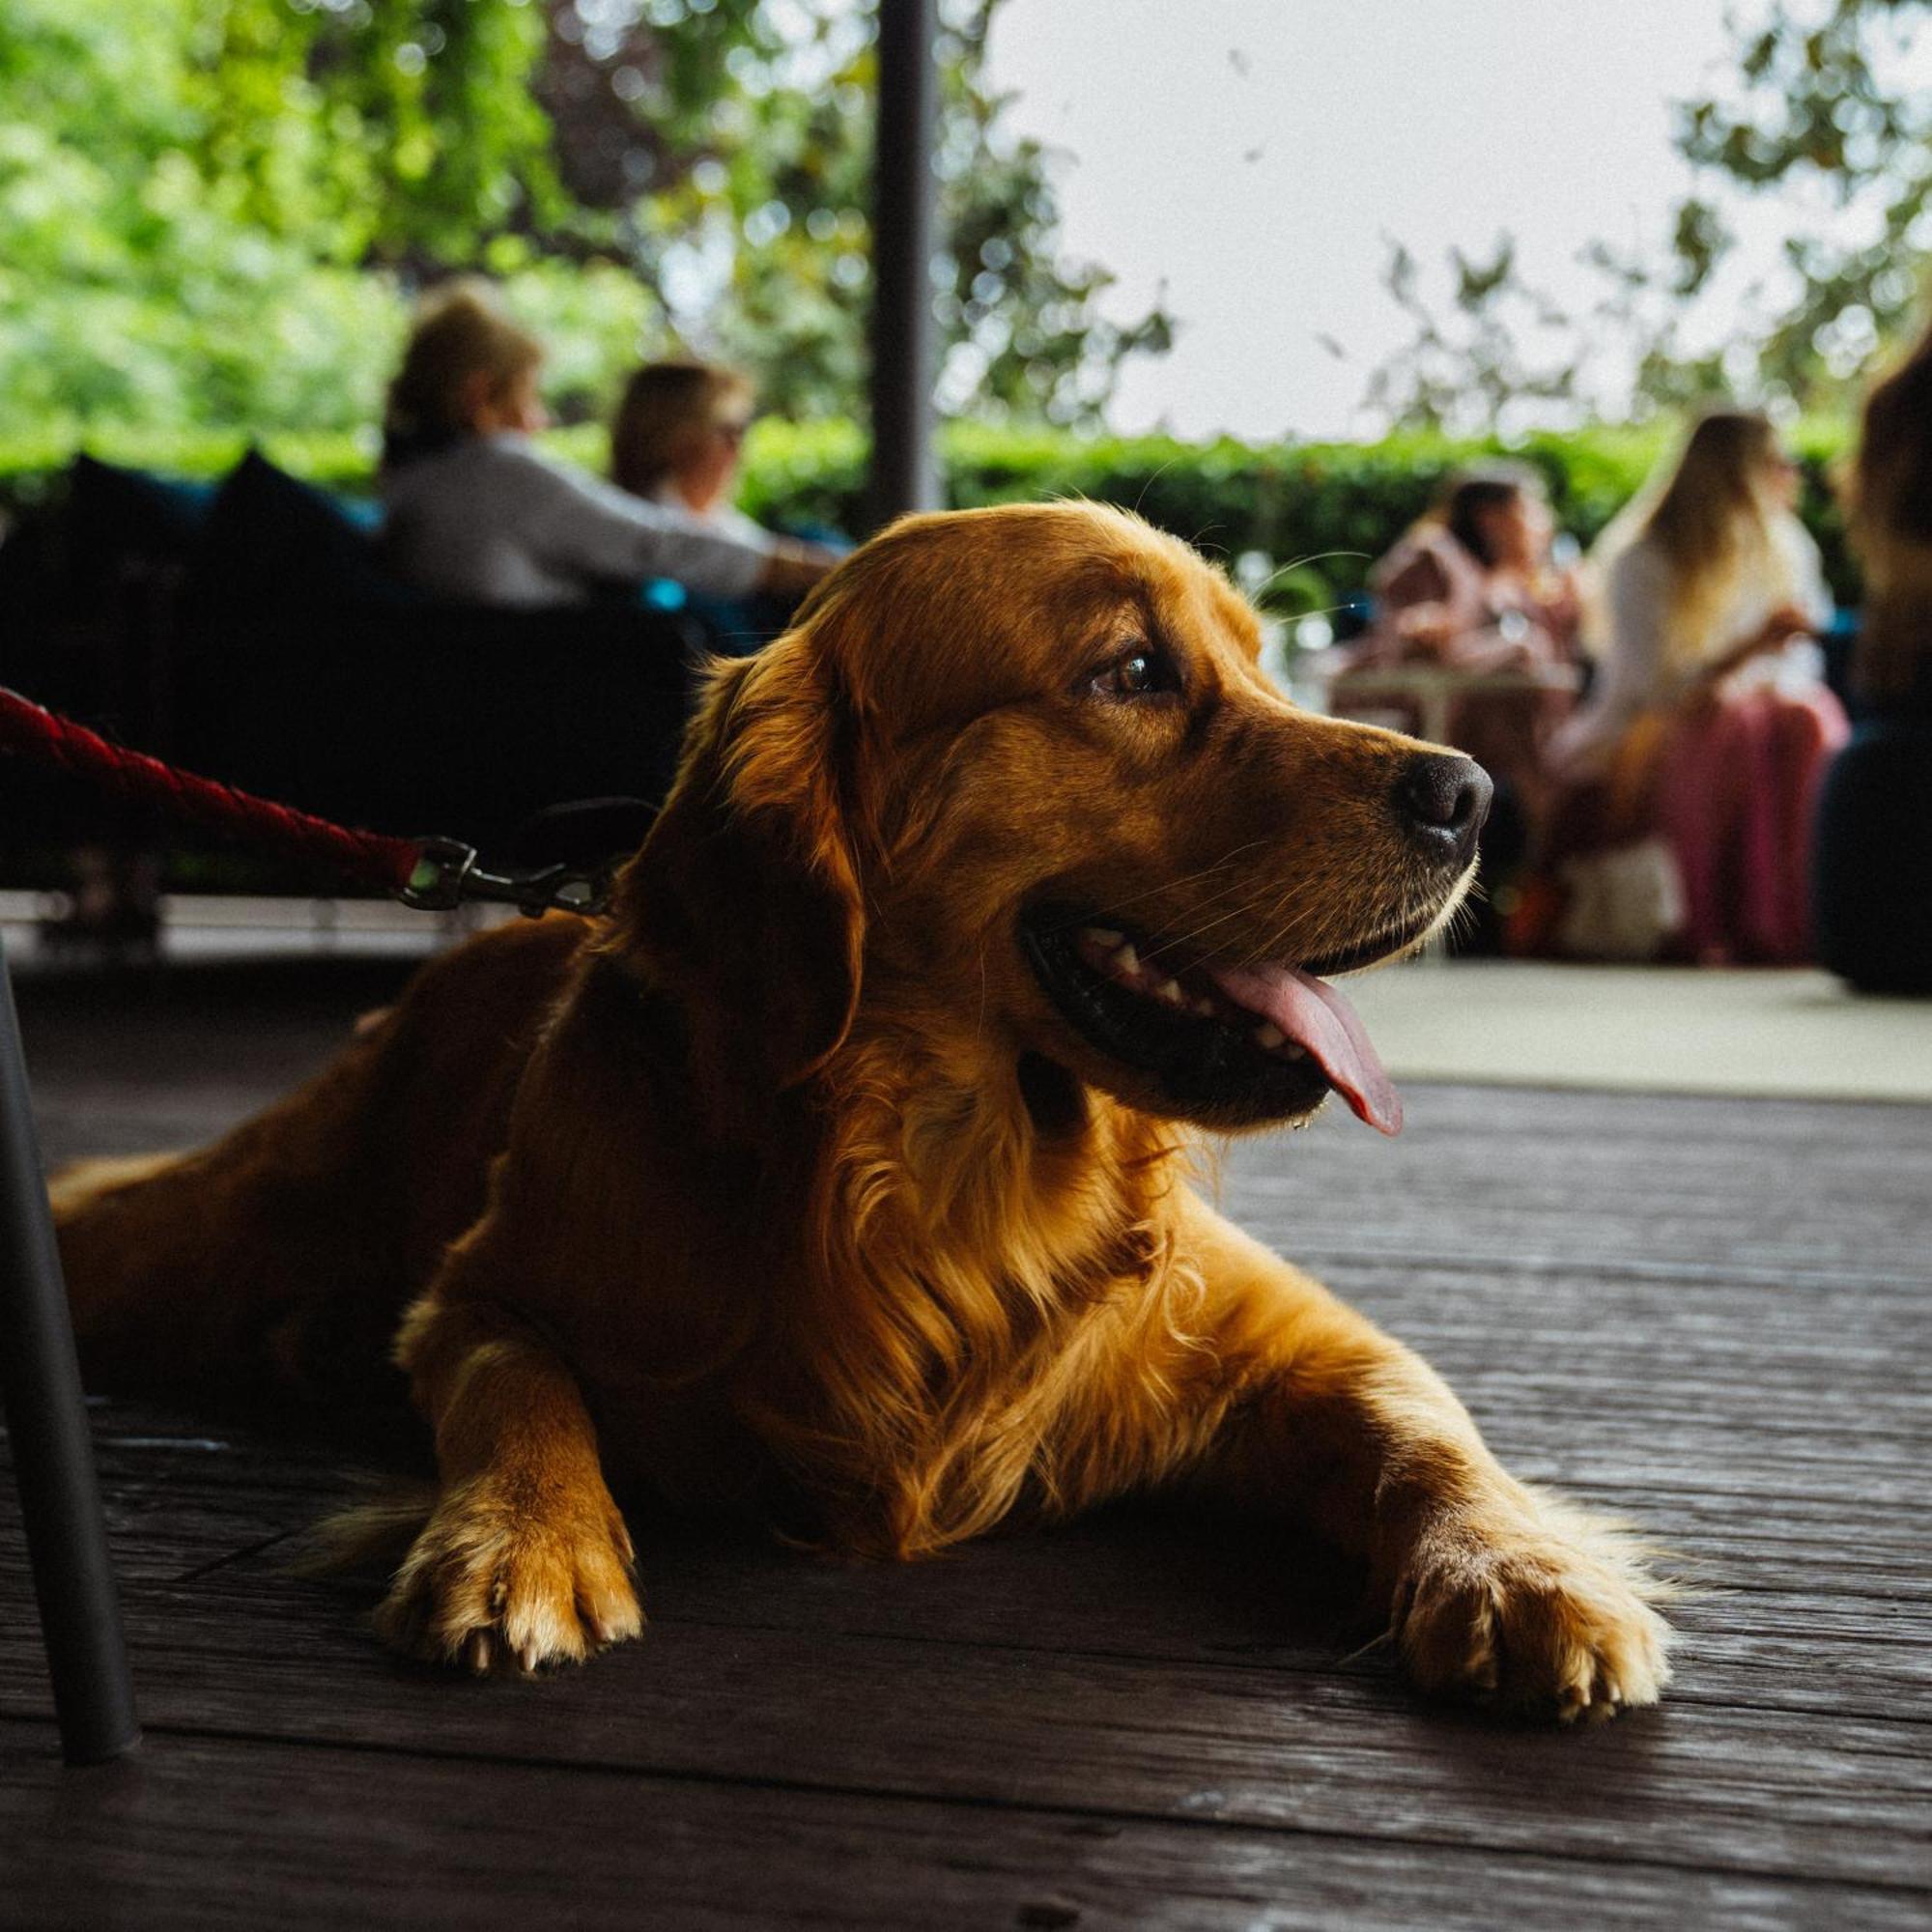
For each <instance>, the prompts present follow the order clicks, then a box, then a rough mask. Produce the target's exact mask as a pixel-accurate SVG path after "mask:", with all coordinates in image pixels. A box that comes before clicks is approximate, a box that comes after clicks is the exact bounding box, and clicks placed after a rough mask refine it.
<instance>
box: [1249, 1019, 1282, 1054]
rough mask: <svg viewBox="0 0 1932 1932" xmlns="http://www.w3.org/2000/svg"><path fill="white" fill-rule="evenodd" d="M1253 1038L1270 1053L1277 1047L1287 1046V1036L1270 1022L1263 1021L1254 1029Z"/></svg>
mask: <svg viewBox="0 0 1932 1932" xmlns="http://www.w3.org/2000/svg"><path fill="white" fill-rule="evenodd" d="M1255 1038H1256V1039H1257V1040H1258V1041H1259V1042H1260V1043H1261V1044H1262V1045H1263V1046H1264V1047H1266V1048H1267V1050H1268V1051H1269V1052H1270V1053H1272V1052H1273V1051H1274V1050H1275V1048H1276V1047H1278V1046H1286V1045H1287V1044H1288V1036H1287V1035H1286V1034H1285V1033H1283V1032H1282V1030H1281V1029H1280V1028H1279V1027H1278V1026H1276V1025H1275V1023H1274V1022H1273V1021H1272V1020H1264V1021H1263V1022H1262V1023H1261V1025H1260V1026H1258V1027H1257V1028H1256V1029H1255Z"/></svg>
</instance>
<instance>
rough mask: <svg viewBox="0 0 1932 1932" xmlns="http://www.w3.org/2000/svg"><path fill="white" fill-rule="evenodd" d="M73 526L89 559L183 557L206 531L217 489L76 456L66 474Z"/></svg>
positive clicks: (193, 480)
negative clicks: (107, 556)
mask: <svg viewBox="0 0 1932 1932" xmlns="http://www.w3.org/2000/svg"><path fill="white" fill-rule="evenodd" d="M68 484H69V488H70V490H71V496H72V502H73V509H74V527H75V530H76V534H77V536H78V539H79V544H80V548H81V551H82V553H83V554H86V555H88V556H98V555H99V554H102V553H106V554H113V555H116V556H119V555H125V554H128V552H130V551H132V552H138V553H140V554H143V555H156V554H163V555H164V554H172V553H179V554H185V553H186V552H187V550H188V549H189V548H191V546H192V545H193V543H194V542H195V540H196V538H198V537H199V536H200V534H201V532H202V531H203V529H205V528H206V526H207V524H208V519H209V515H210V512H211V511H212V510H213V506H214V498H215V492H216V487H217V486H216V485H214V484H213V483H211V482H207V481H204V480H201V479H198V478H195V477H189V476H164V475H162V474H160V473H159V472H157V471H155V470H151V469H127V468H125V467H124V466H122V465H121V464H118V463H102V462H101V461H100V460H99V457H94V456H76V457H75V458H74V460H73V464H72V467H71V469H69V471H68Z"/></svg>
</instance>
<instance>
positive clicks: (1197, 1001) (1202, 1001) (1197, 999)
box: [1192, 993, 1214, 1020]
mask: <svg viewBox="0 0 1932 1932" xmlns="http://www.w3.org/2000/svg"><path fill="white" fill-rule="evenodd" d="M1192 1005H1193V1008H1194V1010H1195V1011H1196V1012H1197V1013H1199V1014H1200V1015H1201V1017H1202V1018H1203V1019H1204V1020H1211V1019H1212V1018H1213V1017H1214V1002H1213V1001H1212V1000H1209V999H1206V998H1204V997H1202V995H1200V994H1198V993H1197V994H1196V995H1195V996H1194V999H1193V1002H1192Z"/></svg>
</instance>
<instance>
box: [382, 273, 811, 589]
mask: <svg viewBox="0 0 1932 1932" xmlns="http://www.w3.org/2000/svg"><path fill="white" fill-rule="evenodd" d="M542 364H543V350H542V346H541V344H539V343H538V342H537V341H536V339H535V338H534V337H533V336H530V335H528V334H526V332H525V331H524V330H523V329H522V328H520V327H517V325H516V324H515V323H514V322H512V321H511V320H510V319H509V318H508V317H507V316H506V315H504V314H503V312H502V311H501V310H500V309H499V308H498V307H497V303H496V300H495V298H494V297H493V296H492V294H491V291H490V290H489V288H488V285H487V284H484V283H481V282H477V281H470V280H465V281H460V282H456V283H453V284H450V285H449V286H447V287H446V288H443V289H441V290H439V291H438V292H437V293H436V294H434V295H433V296H431V297H430V298H429V299H428V300H427V301H426V302H425V304H424V305H423V308H422V310H421V311H420V313H419V314H418V316H417V319H416V323H415V327H414V328H413V330H412V333H411V336H410V341H409V346H408V348H407V349H406V351H405V352H404V355H403V363H402V367H401V369H400V370H399V372H398V373H397V376H396V379H395V381H394V382H393V383H392V384H390V388H389V401H388V410H387V413H386V416H385V418H384V462H383V474H382V488H383V497H384V505H385V510H386V515H385V519H384V548H385V551H386V554H387V556H388V560H389V563H390V567H391V568H392V569H394V570H395V571H396V572H397V574H398V575H399V576H401V577H402V578H403V579H404V580H405V581H406V582H411V583H413V584H415V585H416V586H417V587H419V588H420V589H423V590H426V591H428V592H430V593H431V594H432V595H434V596H439V597H447V598H452V599H456V600H460V601H464V602H472V603H483V604H510V605H526V606H533V605H551V604H570V603H580V602H582V601H583V600H585V599H587V598H589V597H590V596H592V595H593V594H595V592H596V591H597V589H598V588H599V586H601V585H623V584H637V583H640V582H643V581H644V580H645V579H648V578H661V577H668V578H672V579H675V580H676V581H677V582H680V583H685V584H688V585H689V586H690V587H691V588H693V589H695V590H699V591H703V592H706V593H708V594H710V595H713V596H718V597H742V596H744V595H746V594H747V593H749V592H753V591H759V592H763V591H770V592H775V593H777V594H780V595H790V596H796V595H799V594H802V593H803V592H804V591H805V590H807V589H809V588H810V586H811V585H812V584H813V583H815V582H817V581H818V579H819V578H820V577H822V576H823V575H824V574H825V572H826V571H827V570H828V569H829V568H830V567H831V564H832V562H833V561H834V558H833V556H832V554H831V553H829V552H821V551H819V550H818V549H817V548H816V547H815V546H811V545H807V544H799V543H793V542H791V541H790V540H789V539H786V538H783V537H777V536H773V535H771V534H769V533H768V532H766V531H763V530H760V529H758V528H757V527H756V526H753V525H749V524H748V525H746V526H743V527H738V526H731V527H725V526H720V525H718V524H716V523H713V522H707V521H706V520H704V519H702V518H699V517H696V516H694V515H692V514H691V513H690V512H689V510H687V509H684V508H679V507H671V506H665V505H660V504H657V503H653V502H643V501H639V499H638V498H637V497H632V496H628V495H626V494H625V493H624V492H623V491H621V490H615V489H612V488H611V485H609V484H608V483H603V482H600V481H599V480H598V479H597V478H595V477H593V476H589V475H586V474H585V473H584V472H583V471H582V470H581V469H574V468H572V467H571V466H570V465H568V464H563V463H558V462H556V461H554V459H552V458H551V457H548V456H546V455H545V454H544V453H543V452H542V451H541V450H539V449H538V448H537V447H536V445H535V444H534V443H533V442H532V441H531V440H530V439H531V437H532V436H534V435H535V434H536V432H537V431H539V430H541V429H542V428H543V427H544V426H545V423H546V421H547V419H548V418H547V416H546V414H545V412H544V407H543V403H542V400H541V397H540V395H539V392H538V378H539V375H540V373H541V369H542Z"/></svg>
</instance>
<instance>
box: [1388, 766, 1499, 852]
mask: <svg viewBox="0 0 1932 1932" xmlns="http://www.w3.org/2000/svg"><path fill="white" fill-rule="evenodd" d="M1494 790H1495V787H1494V786H1493V785H1492V784H1491V782H1490V775H1489V773H1488V772H1486V771H1485V770H1484V769H1483V768H1482V766H1481V765H1479V764H1477V762H1476V761H1475V759H1474V758H1463V757H1455V756H1444V755H1443V754H1441V753H1435V752H1429V753H1424V754H1423V755H1422V756H1421V757H1419V758H1411V759H1410V760H1409V761H1408V763H1407V764H1406V766H1404V767H1403V774H1402V777H1401V778H1400V779H1398V780H1397V781H1396V787H1395V809H1396V810H1397V812H1398V813H1399V814H1400V815H1401V817H1402V819H1403V821H1404V823H1405V824H1406V825H1407V827H1408V828H1409V830H1410V831H1411V832H1412V833H1413V834H1415V836H1416V837H1417V838H1421V839H1422V840H1423V841H1424V842H1425V843H1426V844H1428V845H1429V846H1430V847H1431V848H1432V849H1433V850H1435V851H1436V852H1439V853H1440V854H1441V855H1442V857H1444V858H1451V857H1453V858H1455V859H1456V860H1457V861H1458V862H1459V863H1463V864H1466V863H1467V861H1468V858H1469V855H1470V853H1471V852H1473V851H1474V850H1475V845H1476V834H1477V833H1479V832H1480V831H1481V830H1482V829H1483V820H1484V819H1486V818H1487V817H1488V816H1489V815H1490V799H1491V796H1492V793H1493V792H1494Z"/></svg>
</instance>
